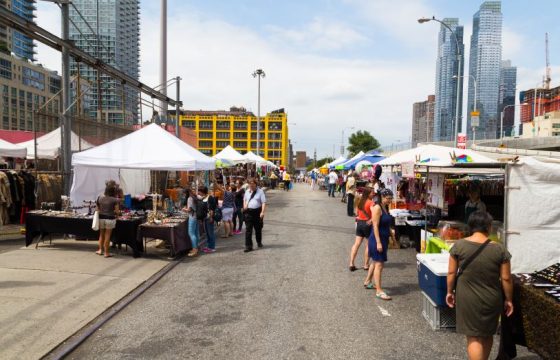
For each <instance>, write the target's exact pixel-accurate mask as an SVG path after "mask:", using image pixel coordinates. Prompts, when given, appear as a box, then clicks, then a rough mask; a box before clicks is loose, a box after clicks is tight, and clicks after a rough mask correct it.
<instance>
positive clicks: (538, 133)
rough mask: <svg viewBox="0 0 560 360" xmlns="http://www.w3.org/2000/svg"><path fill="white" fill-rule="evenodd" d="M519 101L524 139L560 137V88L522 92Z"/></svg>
mask: <svg viewBox="0 0 560 360" xmlns="http://www.w3.org/2000/svg"><path fill="white" fill-rule="evenodd" d="M519 101H520V102H521V103H526V104H527V106H521V108H520V120H521V125H520V130H521V131H520V132H521V135H522V137H524V138H530V137H546V136H560V86H558V87H555V88H551V89H543V88H534V89H528V90H525V91H521V92H520V93H519Z"/></svg>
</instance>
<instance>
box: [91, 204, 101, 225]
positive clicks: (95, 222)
mask: <svg viewBox="0 0 560 360" xmlns="http://www.w3.org/2000/svg"><path fill="white" fill-rule="evenodd" d="M95 204H96V205H97V206H96V208H95V212H94V213H93V221H92V223H91V228H92V230H94V231H98V230H99V197H98V198H97V200H96V201H95Z"/></svg>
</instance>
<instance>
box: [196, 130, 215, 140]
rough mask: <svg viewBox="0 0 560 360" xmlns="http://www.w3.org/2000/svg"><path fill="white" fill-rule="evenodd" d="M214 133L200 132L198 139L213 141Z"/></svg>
mask: <svg viewBox="0 0 560 360" xmlns="http://www.w3.org/2000/svg"><path fill="white" fill-rule="evenodd" d="M212 135H213V133H212V132H211V131H200V132H199V133H198V137H199V138H200V139H212Z"/></svg>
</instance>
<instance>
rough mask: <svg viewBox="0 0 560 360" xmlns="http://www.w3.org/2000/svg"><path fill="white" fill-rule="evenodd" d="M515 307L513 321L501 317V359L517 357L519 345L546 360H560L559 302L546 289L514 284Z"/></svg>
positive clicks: (503, 315)
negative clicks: (546, 292) (516, 347)
mask: <svg viewBox="0 0 560 360" xmlns="http://www.w3.org/2000/svg"><path fill="white" fill-rule="evenodd" d="M513 308H514V313H513V315H512V317H511V318H507V317H506V316H505V314H502V325H501V337H500V356H501V357H498V358H499V359H512V358H514V357H515V356H516V355H517V351H516V349H515V344H519V345H523V346H527V348H529V349H530V350H532V351H534V352H536V353H537V354H539V355H540V356H542V357H543V358H545V359H560V341H558V339H560V303H558V302H556V300H554V299H553V298H552V297H550V296H548V295H546V294H545V292H544V290H543V289H537V288H535V287H533V286H532V285H525V284H521V283H520V282H519V281H515V282H514V287H513ZM504 319H505V321H504Z"/></svg>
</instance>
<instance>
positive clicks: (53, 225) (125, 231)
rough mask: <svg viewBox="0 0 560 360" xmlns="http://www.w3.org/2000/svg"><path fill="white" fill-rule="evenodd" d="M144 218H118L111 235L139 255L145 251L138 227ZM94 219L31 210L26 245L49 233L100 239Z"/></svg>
mask: <svg viewBox="0 0 560 360" xmlns="http://www.w3.org/2000/svg"><path fill="white" fill-rule="evenodd" d="M143 221H144V219H143V218H131V219H127V220H124V219H118V220H117V226H116V228H115V230H113V233H112V235H111V240H112V241H113V243H114V244H126V245H128V246H130V247H131V248H132V250H133V252H134V257H138V256H139V255H140V252H141V251H143V246H142V242H141V241H140V242H139V241H137V235H136V233H137V229H138V227H139V226H140V224H141V223H142V222H143ZM91 223H92V219H91V218H86V217H75V216H62V215H61V214H57V215H50V214H49V213H48V212H47V213H42V212H29V213H27V217H26V220H25V246H29V245H31V243H32V242H33V239H34V238H35V237H37V236H41V237H44V236H46V235H49V234H69V235H70V234H71V235H75V236H77V237H83V238H85V239H92V240H93V239H99V231H94V230H93V229H92V228H91Z"/></svg>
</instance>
